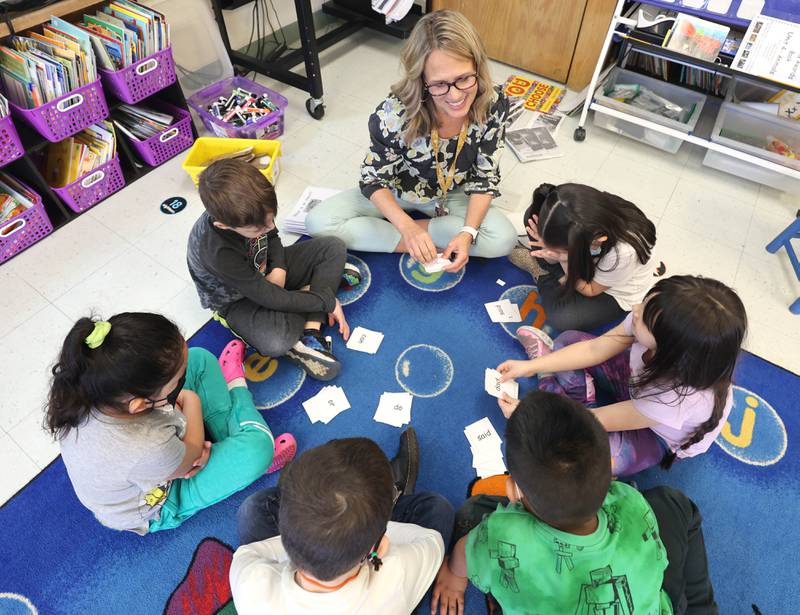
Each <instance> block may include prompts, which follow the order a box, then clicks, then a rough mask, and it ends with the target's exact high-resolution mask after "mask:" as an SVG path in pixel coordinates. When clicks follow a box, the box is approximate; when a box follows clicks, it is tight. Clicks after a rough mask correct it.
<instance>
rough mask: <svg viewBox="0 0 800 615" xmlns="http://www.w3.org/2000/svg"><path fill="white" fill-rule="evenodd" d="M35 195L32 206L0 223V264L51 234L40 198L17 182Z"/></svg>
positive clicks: (51, 227) (48, 219) (50, 226)
mask: <svg viewBox="0 0 800 615" xmlns="http://www.w3.org/2000/svg"><path fill="white" fill-rule="evenodd" d="M17 182H19V183H20V184H22V185H23V186H25V188H27V189H28V190H30V191H31V192H33V194H35V195H36V199H35V200H34V203H33V206H32V207H30V208H28V209H27V210H25V211H23V212H22V213H21V214H18V215H16V216H14V217H13V218H11V219H10V220H7V221H6V222H3V223H0V263H3V262H5V261H7V260H8V259H9V258H11V257H12V256H14V255H16V254H19V253H20V252H22V251H23V250H24V249H25V248H29V247H30V246H32V245H33V244H35V243H36V242H37V241H39V240H40V239H42V238H43V237H46V236H47V235H49V234H50V233H52V232H53V225H52V224H51V222H50V218H48V217H47V212H46V211H45V210H44V205H43V204H42V198H41V197H40V196H39V195H38V194H36V192H34V191H33V190H31V188H29V187H28V186H27V185H25V184H23V183H22V182H21V181H19V180H17Z"/></svg>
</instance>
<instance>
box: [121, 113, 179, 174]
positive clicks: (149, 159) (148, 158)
mask: <svg viewBox="0 0 800 615" xmlns="http://www.w3.org/2000/svg"><path fill="white" fill-rule="evenodd" d="M150 106H151V107H153V108H155V109H158V110H159V111H163V112H164V113H169V114H170V115H172V116H173V117H174V118H175V120H176V121H175V122H174V123H173V124H172V126H170V127H169V128H167V129H166V130H164V131H163V132H162V133H160V134H157V135H154V136H152V137H150V138H149V139H147V141H135V140H134V139H131V138H130V137H128V136H127V135H125V134H124V133H123V132H122V131H121V130H120V131H117V132H118V133H119V134H123V135H124V136H125V138H126V139H127V140H128V143H130V144H131V146H132V147H133V149H134V150H136V153H137V154H138V155H139V157H140V158H141V159H142V160H144V161H145V162H146V163H147V164H149V165H150V166H151V167H156V166H158V165H160V164H162V163H164V162H166V161H167V160H169V159H170V158H172V157H173V156H175V155H176V154H179V153H181V152H182V151H183V150H185V149H188V148H189V147H191V146H192V143H194V135H193V134H192V115H191V114H190V113H189V112H188V111H184V110H183V109H181V108H180V107H176V106H174V105H170V104H167V103H154V104H152V105H150Z"/></svg>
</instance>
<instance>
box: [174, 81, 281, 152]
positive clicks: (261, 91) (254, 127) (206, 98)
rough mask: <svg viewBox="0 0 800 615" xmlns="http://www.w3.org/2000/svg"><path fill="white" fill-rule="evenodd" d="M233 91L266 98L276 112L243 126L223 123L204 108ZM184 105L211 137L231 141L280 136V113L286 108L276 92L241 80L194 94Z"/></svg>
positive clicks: (210, 87) (253, 82) (220, 84)
mask: <svg viewBox="0 0 800 615" xmlns="http://www.w3.org/2000/svg"><path fill="white" fill-rule="evenodd" d="M237 88H241V89H243V90H246V91H248V92H252V93H253V94H255V95H256V96H266V97H267V98H268V99H269V100H270V102H272V103H273V104H274V105H275V106H276V107H277V108H278V109H277V111H273V112H272V113H270V114H268V115H265V116H263V117H261V118H259V119H258V120H257V121H255V122H253V123H252V124H247V125H245V126H236V125H234V124H231V123H230V122H223V121H222V120H221V119H220V118H217V117H215V116H213V115H212V114H211V113H209V112H208V111H207V109H208V106H209V105H210V104H211V103H213V102H215V101H216V100H217V99H219V97H220V96H224V97H226V98H227V97H229V96H230V95H231V93H232V92H233V91H234V90H235V89H237ZM186 102H187V103H188V104H189V106H190V107H191V108H192V109H194V111H195V112H196V113H197V114H198V115H199V116H200V119H202V120H203V124H204V125H205V127H206V128H207V129H208V131H209V132H210V133H211V134H214V135H216V136H218V137H229V138H231V139H277V138H278V137H280V136H281V135H282V134H283V122H284V118H283V114H284V110H285V109H286V107H287V106H288V105H289V101H288V100H287V99H286V98H285V97H283V96H281V95H280V94H278V93H277V92H274V91H272V90H270V89H269V88H267V87H264V86H263V85H261V84H259V83H256V82H255V81H250V79H245V78H244V77H230V78H228V79H223V80H222V81H220V82H218V83H215V84H213V85H210V86H208V87H207V88H204V89H202V90H200V91H199V92H195V94H193V95H192V96H191V97H190V98H189V99H188V100H187V101H186Z"/></svg>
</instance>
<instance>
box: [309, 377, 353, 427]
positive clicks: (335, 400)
mask: <svg viewBox="0 0 800 615" xmlns="http://www.w3.org/2000/svg"><path fill="white" fill-rule="evenodd" d="M348 408H350V402H349V401H347V397H345V394H344V390H343V389H342V387H337V386H326V387H323V388H322V389H321V390H320V392H319V393H317V394H316V395H314V397H312V398H311V399H308V400H306V401H304V402H303V409H304V410H305V411H306V414H308V418H310V419H311V422H312V423H325V424H326V425H327V424H328V423H330V422H331V420H332V419H333V418H334V417H335V416H336V415H337V414H339V413H340V412H344V411H345V410H347V409H348Z"/></svg>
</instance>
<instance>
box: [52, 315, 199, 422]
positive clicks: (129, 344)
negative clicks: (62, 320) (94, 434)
mask: <svg viewBox="0 0 800 615" xmlns="http://www.w3.org/2000/svg"><path fill="white" fill-rule="evenodd" d="M95 325H96V322H95V321H94V320H92V319H91V318H81V319H80V320H79V321H78V322H76V323H75V325H74V326H73V327H72V329H71V330H70V332H69V333H68V334H67V337H66V339H65V340H64V344H63V346H62V348H61V353H60V354H59V357H58V360H57V361H56V364H55V365H54V366H53V370H52V374H53V379H52V383H51V386H50V394H49V397H48V400H47V408H46V416H45V428H46V429H47V430H48V431H49V432H50V433H51V434H53V436H55V437H56V438H61V437H62V436H64V435H65V434H66V433H67V432H68V431H69V430H70V429H72V428H73V427H77V426H78V425H80V424H81V423H82V422H83V421H84V420H85V419H86V417H87V416H88V415H89V413H90V412H91V410H92V408H98V407H101V406H104V407H111V408H115V409H118V410H120V411H124V410H125V408H126V407H127V405H126V403H125V400H126V398H131V397H144V398H147V397H149V396H150V395H152V394H153V393H155V392H157V391H158V390H159V389H161V388H162V387H163V386H164V385H166V384H167V383H168V382H169V381H170V380H171V379H172V378H173V377H174V376H175V374H176V373H177V372H178V370H179V369H180V366H181V364H182V363H183V360H184V347H185V342H184V339H183V336H182V335H181V333H180V331H179V330H178V328H177V327H176V326H175V324H174V323H172V322H171V321H170V320H168V319H167V318H164V317H163V316H161V315H160V314H148V313H144V312H126V313H123V314H117V315H116V316H112V317H111V318H109V320H108V323H107V324H106V325H105V328H104V330H103V333H105V335H104V336H103V335H100V336H99V337H98V335H97V332H95ZM106 329H107V331H106ZM93 332H95V335H92V333H93ZM90 335H92V338H91V339H90V340H89V341H90V342H91V344H89V343H87V338H88V337H89V336H90Z"/></svg>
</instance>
